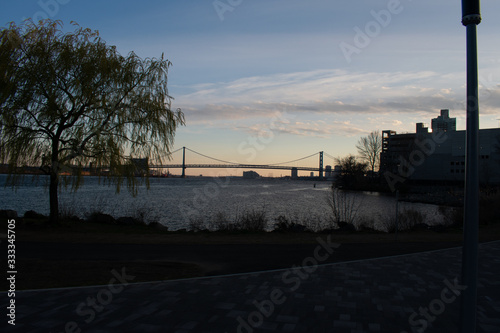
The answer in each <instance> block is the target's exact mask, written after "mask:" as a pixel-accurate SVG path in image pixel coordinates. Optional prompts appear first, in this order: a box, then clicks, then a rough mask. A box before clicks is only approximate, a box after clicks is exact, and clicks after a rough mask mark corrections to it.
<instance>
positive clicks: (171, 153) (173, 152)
mask: <svg viewBox="0 0 500 333" xmlns="http://www.w3.org/2000/svg"><path fill="white" fill-rule="evenodd" d="M182 148H184V147H181V148H179V149H177V150H176V151H172V152H170V155H173V154H175V153H177V152H178V151H180V150H182Z"/></svg>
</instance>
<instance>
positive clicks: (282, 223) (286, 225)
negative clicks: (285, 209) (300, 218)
mask: <svg viewBox="0 0 500 333" xmlns="http://www.w3.org/2000/svg"><path fill="white" fill-rule="evenodd" d="M274 221H275V223H274V231H276V232H304V231H306V230H307V227H306V226H304V225H302V224H297V223H294V222H292V221H290V220H289V219H288V218H287V217H286V216H283V215H280V216H278V217H277V218H275V219H274Z"/></svg>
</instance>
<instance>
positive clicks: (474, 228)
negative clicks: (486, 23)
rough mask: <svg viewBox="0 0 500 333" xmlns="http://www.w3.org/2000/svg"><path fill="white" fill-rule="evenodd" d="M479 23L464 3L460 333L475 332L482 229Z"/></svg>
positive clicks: (472, 4) (471, 5) (475, 0)
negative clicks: (464, 106) (462, 239)
mask: <svg viewBox="0 0 500 333" xmlns="http://www.w3.org/2000/svg"><path fill="white" fill-rule="evenodd" d="M479 23H481V13H480V6H479V0H462V24H463V25H464V26H465V27H466V29H467V134H466V135H467V140H466V141H467V142H466V167H465V205H464V206H465V208H464V210H465V211H464V231H463V232H464V241H463V250H462V284H463V285H465V286H466V287H467V289H465V290H464V292H463V294H462V299H461V306H460V332H461V333H474V332H475V331H476V302H477V248H478V228H479V172H478V169H479V168H478V164H479V156H478V152H479V98H478V97H479V96H478V95H479V94H478V73H477V29H476V28H477V25H478V24H479Z"/></svg>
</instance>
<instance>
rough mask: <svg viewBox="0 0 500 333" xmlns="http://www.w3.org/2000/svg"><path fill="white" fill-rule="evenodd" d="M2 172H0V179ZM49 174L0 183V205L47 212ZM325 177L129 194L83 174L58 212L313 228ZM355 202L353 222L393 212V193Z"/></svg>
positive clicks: (162, 183) (353, 196)
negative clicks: (245, 219)
mask: <svg viewBox="0 0 500 333" xmlns="http://www.w3.org/2000/svg"><path fill="white" fill-rule="evenodd" d="M6 177H7V176H6V175H0V184H2V185H3V184H5V179H6ZM47 182H48V178H47V177H45V176H39V177H38V178H36V179H35V180H33V177H32V176H26V177H25V179H24V180H23V181H22V183H21V184H20V185H19V186H18V187H17V188H16V189H12V188H10V187H3V188H2V189H1V191H0V209H11V210H15V211H17V212H18V214H19V215H20V216H22V215H23V214H24V213H25V212H26V211H28V210H34V211H36V212H38V213H41V214H45V215H47V214H48V212H49V196H48V187H47ZM330 185H331V184H330V183H329V182H315V181H302V180H295V181H292V180H286V179H255V180H250V179H242V178H201V177H193V178H186V179H180V178H151V179H150V189H149V190H148V189H146V187H145V186H139V188H138V193H137V196H135V197H133V196H132V195H131V194H130V193H129V192H128V191H127V190H126V188H123V189H122V190H121V191H120V193H116V188H115V187H114V186H109V185H107V184H104V183H103V181H102V180H101V181H100V182H99V179H98V178H97V177H84V184H83V185H82V186H81V187H80V188H79V189H78V191H76V192H74V191H71V188H70V187H68V188H67V189H65V188H64V187H63V188H62V189H61V190H60V195H59V200H60V206H61V207H60V208H61V211H62V213H65V214H70V215H76V216H78V217H80V218H85V217H88V216H89V215H90V214H91V213H92V212H96V211H97V212H103V213H106V214H110V215H113V216H114V217H120V216H138V214H142V216H143V218H144V219H145V220H146V221H157V222H160V223H161V224H163V225H166V226H168V227H169V229H170V230H178V229H182V228H187V229H189V228H190V225H191V224H190V221H193V220H197V221H205V222H208V221H210V220H212V219H213V218H214V216H216V215H217V214H219V215H220V214H221V213H222V214H223V215H224V216H226V217H228V218H229V219H234V218H236V216H238V214H243V213H244V212H248V211H258V212H262V211H265V214H266V217H267V220H268V224H269V227H270V228H271V227H272V226H273V225H274V222H275V219H276V218H277V217H279V216H284V217H286V218H287V219H288V220H291V221H295V222H300V223H305V224H307V225H309V226H311V227H312V228H322V227H326V226H327V225H328V224H329V223H330V221H331V216H332V211H331V208H330V206H329V205H328V198H329V195H330V194H331V188H330ZM347 195H348V197H349V198H350V200H352V201H353V202H354V203H355V208H356V211H355V213H356V222H355V225H357V226H359V225H360V224H364V225H367V226H370V227H373V228H375V229H379V230H384V228H385V221H387V219H389V218H391V217H393V216H395V198H394V196H390V195H386V194H380V193H369V192H356V193H348V194H347ZM399 209H400V211H404V210H408V209H413V210H417V211H419V212H421V214H422V215H423V216H424V222H425V223H427V224H430V225H433V224H439V223H441V222H442V220H443V217H442V215H441V214H440V212H439V209H438V206H437V205H432V204H421V203H403V202H400V203H399Z"/></svg>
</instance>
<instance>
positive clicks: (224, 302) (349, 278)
mask: <svg viewBox="0 0 500 333" xmlns="http://www.w3.org/2000/svg"><path fill="white" fill-rule="evenodd" d="M479 249H480V252H479V253H480V255H479V257H480V258H479V285H478V312H477V319H478V329H477V332H488V333H489V332H491V333H498V332H500V242H492V243H487V244H481V245H480V247H479ZM330 250H331V249H330V248H328V247H321V246H318V248H317V251H313V252H312V253H311V256H310V257H306V258H304V260H303V261H302V262H298V263H297V267H295V268H290V269H288V270H279V271H270V272H262V273H251V274H239V275H232V276H220V277H211V278H200V279H189V280H179V281H166V282H155V283H141V284H132V283H131V282H133V278H132V277H131V276H128V275H127V272H126V267H124V268H121V269H117V270H116V271H114V272H110V284H109V285H105V286H97V287H87V288H68V289H57V290H39V291H25V292H17V293H16V311H17V313H16V326H15V328H14V327H6V326H7V325H6V321H7V319H8V318H6V317H5V315H2V323H0V331H1V332H23V333H28V332H80V330H81V332H186V333H188V332H266V331H269V332H349V333H358V332H383V333H392V332H396V333H400V332H439V333H445V332H453V333H455V332H458V328H457V325H458V313H459V303H460V301H459V298H457V297H456V295H457V294H459V293H460V292H461V290H462V289H463V286H461V285H460V284H459V283H458V282H457V280H456V279H457V278H459V276H460V265H461V264H460V262H461V249H460V248H456V249H448V250H439V251H433V252H426V253H419V254H411V255H404V256H398V257H390V258H381V259H371V260H361V261H356V262H349V263H338V264H327V265H322V266H311V265H312V264H314V263H315V262H321V261H322V260H323V261H324V260H325V258H326V257H327V256H330V255H331V256H334V255H335V252H334V251H333V252H332V253H328V252H329V251H330ZM120 280H121V282H120ZM5 296H6V295H5V293H3V294H2V305H1V307H2V309H4V310H3V311H5V304H6V301H5V300H6V298H7V297H5ZM5 328H7V330H6V329H5Z"/></svg>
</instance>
